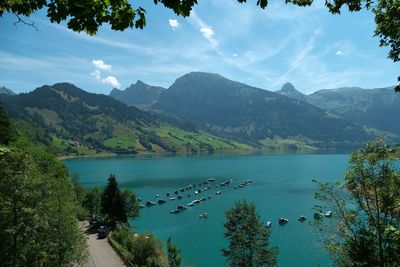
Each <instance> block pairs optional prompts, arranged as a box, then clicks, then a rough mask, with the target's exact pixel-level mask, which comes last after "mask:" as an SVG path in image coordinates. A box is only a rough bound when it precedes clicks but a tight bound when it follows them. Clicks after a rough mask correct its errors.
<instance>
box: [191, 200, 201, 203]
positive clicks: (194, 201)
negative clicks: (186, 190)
mask: <svg viewBox="0 0 400 267" xmlns="http://www.w3.org/2000/svg"><path fill="white" fill-rule="evenodd" d="M192 203H194V204H199V203H200V200H198V199H195V200H193V201H192Z"/></svg>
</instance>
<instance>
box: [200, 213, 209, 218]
mask: <svg viewBox="0 0 400 267" xmlns="http://www.w3.org/2000/svg"><path fill="white" fill-rule="evenodd" d="M199 218H200V219H207V218H208V214H207V212H203V213H201V214H200V215H199Z"/></svg>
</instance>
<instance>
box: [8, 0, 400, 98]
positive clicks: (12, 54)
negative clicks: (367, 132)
mask: <svg viewBox="0 0 400 267" xmlns="http://www.w3.org/2000/svg"><path fill="white" fill-rule="evenodd" d="M148 2H149V4H148V6H146V9H147V27H146V28H145V29H144V30H136V29H127V30H126V31H124V32H113V31H111V30H110V29H109V26H108V25H105V26H104V27H102V28H101V29H100V31H99V33H98V34H97V35H96V36H94V37H90V36H88V35H86V34H85V33H75V32H72V31H70V30H68V29H67V28H66V27H65V26H64V25H63V24H61V25H58V24H51V23H50V22H49V21H48V20H47V18H46V16H45V14H44V13H43V12H39V13H37V14H35V15H33V16H32V17H31V19H32V20H33V21H34V22H35V24H36V25H37V26H38V27H39V28H40V31H35V30H33V29H32V28H30V27H27V26H24V25H18V26H17V27H15V26H14V25H13V22H14V21H15V18H14V17H13V16H12V15H10V14H5V15H4V16H3V18H0V40H1V42H0V86H6V87H8V88H10V89H12V90H14V91H16V92H18V93H20V92H27V91H31V90H32V89H34V88H36V87H39V86H41V85H43V84H53V83H56V82H64V81H65V82H71V83H74V84H75V85H77V86H79V87H81V88H83V89H85V90H87V91H90V92H96V93H104V94H108V93H109V92H110V90H111V89H112V88H113V87H119V88H121V89H124V88H126V87H128V86H129V85H130V84H132V83H134V82H135V81H136V80H138V79H139V80H142V81H144V82H146V83H149V84H152V85H160V86H164V87H169V86H170V85H171V84H172V83H173V82H174V80H175V79H176V78H178V77H179V76H181V75H183V74H185V73H188V72H191V71H204V72H215V73H219V74H221V75H223V76H225V77H227V78H229V79H232V80H237V81H240V82H244V83H247V84H249V85H252V86H256V87H260V88H263V89H267V90H271V91H275V90H278V89H280V87H281V86H282V84H283V83H285V82H292V83H293V84H294V86H295V87H296V88H297V89H298V90H300V91H301V92H304V93H311V92H313V91H316V90H319V89H325V88H337V87H343V86H359V87H364V88H375V87H384V86H390V85H394V84H395V83H396V77H397V76H398V75H399V72H400V68H399V64H395V63H393V62H392V61H391V60H389V59H387V51H388V49H387V48H380V47H379V46H378V45H379V40H378V38H376V37H373V30H374V28H375V24H374V20H373V16H372V14H370V12H366V11H365V12H359V13H348V12H347V11H344V12H342V14H341V15H336V16H334V15H331V14H329V13H328V12H327V10H326V8H325V7H324V6H323V2H322V1H316V3H315V4H314V5H313V6H312V7H308V8H300V7H294V6H292V5H285V4H284V3H281V2H283V1H279V2H278V1H270V2H272V3H270V5H269V6H268V7H267V9H266V10H262V9H260V8H258V7H256V5H255V1H249V3H247V4H244V5H243V4H239V3H237V2H236V1H235V0H218V1H215V0H203V1H199V2H200V4H199V5H197V6H196V7H195V8H194V12H193V13H192V15H191V16H190V17H189V18H182V17H177V16H176V15H174V13H173V12H172V11H171V10H168V9H166V8H164V7H163V6H161V5H158V6H154V5H152V4H151V2H152V1H148Z"/></svg>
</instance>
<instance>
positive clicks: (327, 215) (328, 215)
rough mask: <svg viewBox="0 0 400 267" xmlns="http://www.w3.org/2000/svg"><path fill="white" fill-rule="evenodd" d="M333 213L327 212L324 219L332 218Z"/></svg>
mask: <svg viewBox="0 0 400 267" xmlns="http://www.w3.org/2000/svg"><path fill="white" fill-rule="evenodd" d="M332 214H333V211H331V210H328V211H327V212H325V217H332Z"/></svg>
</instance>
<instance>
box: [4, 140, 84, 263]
mask: <svg viewBox="0 0 400 267" xmlns="http://www.w3.org/2000/svg"><path fill="white" fill-rule="evenodd" d="M77 206H78V205H77V201H76V198H75V196H74V193H73V190H72V185H71V183H70V181H69V179H68V175H67V169H66V167H65V166H64V165H63V164H62V163H61V162H60V161H58V160H57V159H56V158H55V157H54V156H52V155H51V154H49V153H48V152H47V151H46V150H44V149H43V148H40V147H37V146H33V145H32V144H30V143H29V142H26V141H18V142H17V143H15V144H12V145H10V146H9V149H8V150H7V151H4V150H2V152H1V153H0V240H1V242H0V262H1V264H2V266H30V265H31V264H32V263H40V265H42V266H65V265H69V264H74V263H75V264H80V263H83V261H84V260H85V257H86V241H85V239H84V236H83V234H82V231H81V230H80V229H79V227H78V221H77V218H76V215H75V212H76V210H77Z"/></svg>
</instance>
